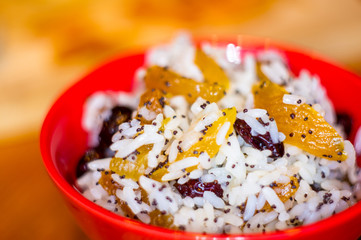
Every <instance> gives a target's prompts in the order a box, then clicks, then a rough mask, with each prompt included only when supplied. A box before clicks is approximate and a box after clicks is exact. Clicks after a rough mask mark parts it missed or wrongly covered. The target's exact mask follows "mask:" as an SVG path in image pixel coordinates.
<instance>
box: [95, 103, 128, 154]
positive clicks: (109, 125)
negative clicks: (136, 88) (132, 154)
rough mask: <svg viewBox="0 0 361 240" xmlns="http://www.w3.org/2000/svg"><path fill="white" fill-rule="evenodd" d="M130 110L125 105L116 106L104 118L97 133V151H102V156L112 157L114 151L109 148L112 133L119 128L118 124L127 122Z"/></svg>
mask: <svg viewBox="0 0 361 240" xmlns="http://www.w3.org/2000/svg"><path fill="white" fill-rule="evenodd" d="M131 114H132V110H130V109H129V108H127V107H121V106H116V107H114V108H113V109H112V113H111V115H110V116H109V117H108V118H107V119H105V120H104V122H103V126H102V130H101V131H100V133H99V145H98V146H97V147H96V149H97V151H99V152H102V153H103V154H104V157H113V156H114V152H113V151H111V150H110V149H109V146H110V144H111V143H112V137H113V135H114V133H116V132H117V131H118V130H119V125H120V124H122V123H124V122H127V121H128V120H129V119H130V117H131Z"/></svg>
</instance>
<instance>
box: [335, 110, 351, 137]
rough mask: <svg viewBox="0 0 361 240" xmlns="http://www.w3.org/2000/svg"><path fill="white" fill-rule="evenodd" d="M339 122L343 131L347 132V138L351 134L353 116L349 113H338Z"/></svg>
mask: <svg viewBox="0 0 361 240" xmlns="http://www.w3.org/2000/svg"><path fill="white" fill-rule="evenodd" d="M336 118H337V124H338V125H341V126H342V127H343V131H344V132H345V134H346V138H348V137H349V136H350V133H351V130H352V123H353V121H352V118H351V116H350V115H348V114H347V113H336Z"/></svg>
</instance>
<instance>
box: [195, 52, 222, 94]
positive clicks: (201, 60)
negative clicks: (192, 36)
mask: <svg viewBox="0 0 361 240" xmlns="http://www.w3.org/2000/svg"><path fill="white" fill-rule="evenodd" d="M194 63H195V64H196V65H197V66H198V67H199V69H200V70H201V71H202V73H203V77H204V82H207V83H210V84H214V83H216V84H218V85H220V86H222V87H223V88H224V89H228V88H229V79H228V77H227V75H226V73H225V72H224V71H223V69H222V68H221V67H220V66H219V65H218V64H217V63H216V61H214V59H213V58H211V57H209V56H208V55H207V54H205V53H204V52H203V51H202V50H201V49H197V50H196V54H195V59H194Z"/></svg>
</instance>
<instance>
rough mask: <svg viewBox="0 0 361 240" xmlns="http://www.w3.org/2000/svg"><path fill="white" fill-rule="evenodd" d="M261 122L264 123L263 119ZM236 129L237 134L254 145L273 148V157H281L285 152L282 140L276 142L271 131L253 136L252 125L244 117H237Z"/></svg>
mask: <svg viewBox="0 0 361 240" xmlns="http://www.w3.org/2000/svg"><path fill="white" fill-rule="evenodd" d="M259 122H260V123H261V124H263V125H265V124H264V123H263V121H262V120H259ZM234 129H235V130H236V132H237V134H238V135H240V136H241V137H242V138H243V139H244V141H245V142H246V143H248V144H250V145H252V146H253V147H255V148H257V149H258V150H265V149H268V150H271V152H272V154H271V156H270V157H271V158H273V159H275V158H279V157H282V156H283V154H284V153H285V150H284V146H283V143H282V142H279V143H274V142H272V139H271V135H270V133H269V132H266V133H265V134H263V135H261V134H259V135H257V136H253V135H252V134H251V127H250V126H249V125H248V124H247V123H246V122H245V121H244V120H242V119H237V120H236V121H235V123H234Z"/></svg>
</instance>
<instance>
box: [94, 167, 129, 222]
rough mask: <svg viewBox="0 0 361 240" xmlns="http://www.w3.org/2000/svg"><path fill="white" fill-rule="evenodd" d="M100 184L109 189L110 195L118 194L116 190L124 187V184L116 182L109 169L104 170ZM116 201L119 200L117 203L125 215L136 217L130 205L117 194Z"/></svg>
mask: <svg viewBox="0 0 361 240" xmlns="http://www.w3.org/2000/svg"><path fill="white" fill-rule="evenodd" d="M99 184H100V186H102V187H103V188H104V190H105V191H107V193H108V194H109V195H114V196H116V195H115V192H116V191H117V190H118V189H123V187H122V186H120V185H119V184H118V183H117V182H115V181H114V180H113V178H112V175H111V172H109V171H102V175H101V177H100V179H99ZM116 201H117V205H118V206H119V207H120V209H121V210H122V211H123V213H124V215H125V216H127V217H130V218H134V216H135V215H134V213H133V212H132V210H131V209H130V208H129V207H128V205H127V204H126V203H125V202H123V201H122V200H120V199H119V198H118V197H117V196H116Z"/></svg>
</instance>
